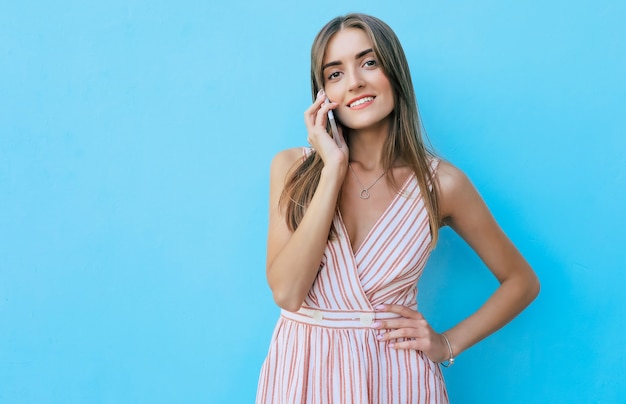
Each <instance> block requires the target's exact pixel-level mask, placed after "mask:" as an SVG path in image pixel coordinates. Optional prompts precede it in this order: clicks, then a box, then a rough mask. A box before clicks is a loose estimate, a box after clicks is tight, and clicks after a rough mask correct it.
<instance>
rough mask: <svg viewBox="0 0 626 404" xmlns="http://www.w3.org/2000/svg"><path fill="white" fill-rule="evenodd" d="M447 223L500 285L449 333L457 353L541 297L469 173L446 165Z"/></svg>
mask: <svg viewBox="0 0 626 404" xmlns="http://www.w3.org/2000/svg"><path fill="white" fill-rule="evenodd" d="M437 178H438V181H439V192H440V207H441V213H442V218H443V222H444V224H447V225H449V226H450V227H451V228H452V229H454V230H455V231H456V232H457V233H458V234H459V235H460V236H461V237H462V238H463V239H464V240H465V241H466V242H467V243H468V244H469V245H470V247H472V249H473V250H474V251H475V252H476V254H478V256H479V257H480V258H481V259H482V261H483V262H484V263H485V265H486V266H487V267H488V268H489V270H490V271H491V272H492V273H493V275H494V276H495V277H496V279H497V280H498V282H499V283H500V286H499V287H498V289H497V290H496V291H495V292H494V293H493V295H492V296H491V297H490V298H489V299H488V300H487V301H486V302H485V303H484V304H483V305H482V306H481V307H480V308H479V309H478V310H477V311H476V312H475V313H473V314H472V315H470V316H469V317H468V318H466V319H465V320H463V321H462V322H460V323H459V324H457V325H456V326H455V327H453V328H451V329H450V330H448V331H447V332H446V335H447V336H448V339H449V341H450V344H451V345H452V349H453V351H454V353H455V355H456V354H459V353H461V352H462V351H464V350H465V349H467V348H469V347H470V346H472V345H474V344H475V343H477V342H478V341H480V340H481V339H483V338H485V337H486V336H488V335H490V334H491V333H493V332H495V331H496V330H498V329H499V328H501V327H502V326H504V325H505V324H506V323H508V322H509V321H511V320H512V319H513V318H514V317H515V316H516V315H517V314H519V313H520V312H521V311H522V310H523V309H524V308H525V307H526V306H528V305H529V304H530V303H531V302H532V301H533V300H534V299H535V297H536V296H537V294H538V293H539V281H538V279H537V276H536V275H535V273H534V272H533V270H532V268H531V267H530V265H529V264H528V263H527V262H526V260H525V259H524V257H522V255H521V254H520V252H519V251H518V250H517V248H515V246H514V245H513V243H512V242H511V241H510V240H509V238H508V237H507V236H506V234H504V232H503V231H502V229H501V228H500V226H498V224H497V223H496V221H495V219H494V218H493V216H492V215H491V213H490V212H489V209H488V208H487V205H486V204H485V202H484V201H483V199H482V198H481V196H480V195H479V194H478V192H477V191H476V188H474V186H473V185H472V183H471V182H470V181H469V179H468V178H467V176H465V174H464V173H463V172H462V171H461V170H459V169H457V168H456V167H454V166H452V165H451V164H449V163H445V162H441V164H440V166H439V169H438V171H437Z"/></svg>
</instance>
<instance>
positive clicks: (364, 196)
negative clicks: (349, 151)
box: [348, 164, 385, 199]
mask: <svg viewBox="0 0 626 404" xmlns="http://www.w3.org/2000/svg"><path fill="white" fill-rule="evenodd" d="M348 167H350V171H352V174H353V175H354V178H356V181H357V182H358V183H359V185H360V186H361V193H360V194H359V198H361V199H369V197H370V189H372V187H373V186H374V185H376V183H377V182H378V181H380V179H381V178H383V177H384V176H385V173H384V172H383V173H382V174H381V175H380V177H378V178H376V181H374V183H373V184H372V185H370V186H369V187H367V188H365V185H363V183H362V182H361V180H360V179H359V176H358V175H356V172H355V171H354V168H352V164H348Z"/></svg>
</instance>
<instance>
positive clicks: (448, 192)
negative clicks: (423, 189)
mask: <svg viewBox="0 0 626 404" xmlns="http://www.w3.org/2000/svg"><path fill="white" fill-rule="evenodd" d="M436 179H437V184H438V185H439V192H440V197H441V198H447V197H453V196H455V195H456V196H458V193H459V192H463V191H464V190H467V188H468V187H469V188H472V189H473V188H474V187H473V185H472V183H471V182H470V180H469V178H468V177H467V175H465V173H464V172H463V171H461V170H460V169H459V168H458V167H456V166H454V165H453V164H452V163H450V162H448V161H443V160H442V161H441V162H440V163H439V167H438V168H437V174H436Z"/></svg>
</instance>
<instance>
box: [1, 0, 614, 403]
mask: <svg viewBox="0 0 626 404" xmlns="http://www.w3.org/2000/svg"><path fill="white" fill-rule="evenodd" d="M249 3H250V4H248V2H243V1H241V0H233V1H226V2H220V3H219V4H209V3H207V2H204V1H182V2H178V5H175V3H174V2H162V1H146V0H135V1H107V2H99V3H96V4H91V3H90V2H87V3H86V2H80V1H69V0H64V1H61V2H52V3H50V2H29V1H23V2H10V3H9V2H4V3H3V4H2V5H1V6H0V73H1V74H0V402H2V403H5V402H6V403H74V402H76V403H86V402H89V403H99V402H102V403H123V402H146V403H147V402H150V403H156V402H163V403H166V402H181V403H183V402H184V403H203V402H215V403H226V402H228V403H231V402H232V403H247V402H252V401H253V397H254V394H255V390H256V382H257V376H258V372H259V368H260V366H261V362H262V360H263V358H264V355H265V353H266V351H267V347H268V343H269V339H270V336H271V332H272V329H273V326H274V323H275V320H276V318H277V315H278V309H277V308H276V306H275V305H274V304H273V301H272V298H271V295H270V291H269V288H268V287H267V284H266V282H265V275H264V271H265V267H264V262H265V252H264V251H265V235H266V234H265V231H266V221H267V218H266V214H267V188H268V168H269V162H270V160H271V158H272V156H273V155H274V154H275V153H276V152H277V151H278V150H280V149H283V148H286V147H291V146H298V145H303V144H305V131H304V126H303V123H302V112H303V111H304V109H305V108H306V107H307V106H308V105H309V100H310V95H309V83H308V68H309V66H308V52H309V47H310V44H311V42H312V39H313V36H314V35H315V34H316V33H317V31H318V30H319V29H320V28H321V26H322V25H323V24H324V23H325V22H326V21H327V20H329V19H330V18H331V17H333V16H335V15H337V14H343V13H345V12H349V11H363V12H367V13H371V14H374V15H377V16H379V17H381V18H382V19H383V20H385V21H387V22H388V23H389V24H390V25H391V26H392V27H393V28H394V29H395V31H396V32H397V34H398V36H399V37H400V39H401V41H402V42H403V44H404V46H405V51H406V53H407V55H408V58H409V62H410V64H411V66H412V72H413V78H414V84H415V88H416V91H417V95H418V100H419V102H420V107H421V111H422V114H423V119H424V123H425V126H426V128H427V130H428V133H429V135H430V138H431V140H432V142H433V144H434V146H435V147H436V149H437V150H438V151H439V152H440V153H441V154H442V155H443V156H444V157H445V158H447V159H449V160H450V161H452V162H453V163H455V164H456V165H458V166H459V167H461V168H462V169H463V170H465V171H466V172H467V173H468V175H469V176H470V177H471V178H472V180H473V181H474V183H475V184H476V186H477V187H478V188H479V190H480V191H481V193H482V195H483V196H484V198H485V199H486V201H487V203H488V204H489V206H490V207H491V209H492V211H493V213H494V215H495V216H496V217H497V219H498V220H499V222H500V223H501V225H502V227H503V228H504V229H505V230H506V232H507V233H508V234H509V235H510V237H511V238H512V239H513V240H514V242H515V243H516V244H517V245H518V247H519V249H520V250H521V251H522V252H523V254H524V255H525V256H526V257H527V259H528V260H529V261H530V263H531V264H532V265H533V267H534V268H535V269H536V271H537V273H538V274H539V276H540V278H541V281H542V292H541V295H540V297H539V298H538V299H537V300H536V301H535V303H533V305H532V306H531V307H530V308H529V309H528V310H527V311H526V312H524V313H523V314H522V315H521V316H520V317H518V318H517V319H516V320H514V321H513V322H512V323H511V324H510V325H508V326H507V327H506V328H505V329H503V330H502V331H500V332H498V333H497V334H495V335H493V336H491V337H490V338H488V339H487V340H485V341H483V342H482V343H480V344H479V345H477V346H475V347H474V348H472V349H471V350H469V351H467V352H465V353H464V354H463V355H462V356H461V357H459V358H458V363H457V365H455V366H454V367H453V368H451V369H448V370H446V371H445V377H446V379H447V381H448V385H449V393H450V396H451V398H452V401H453V402H455V403H501V402H507V403H545V402H563V403H565V402H568V403H590V402H602V403H612V402H618V401H620V400H622V399H623V397H624V396H625V395H626V386H625V382H624V380H626V362H624V360H623V357H624V354H625V353H626V342H625V341H626V340H625V339H624V337H623V334H624V331H625V330H624V328H625V327H624V324H625V323H624V317H625V315H626V293H624V292H623V285H625V284H626V274H625V271H624V270H625V269H626V258H625V257H626V253H625V252H624V244H625V241H626V240H625V237H624V235H623V226H624V224H625V223H626V213H625V211H626V209H625V206H626V157H625V156H626V154H625V152H624V149H626V136H625V135H626V123H624V117H625V116H626V114H625V112H626V79H624V72H625V71H626V45H624V38H625V37H626V28H625V26H624V24H623V21H624V19H626V6H625V5H624V4H625V3H624V2H622V1H618V0H615V1H595V2H593V1H590V0H586V1H578V2H563V1H559V2H544V1H539V0H531V1H527V2H501V1H496V0H479V1H473V2H465V1H447V2H439V1H421V2H415V1H406V2H404V3H401V2H396V3H395V4H392V5H389V4H387V5H383V3H388V2H364V1H341V2H337V1H333V2H331V1H326V0H320V1H315V2H309V3H307V5H304V3H301V4H300V3H299V2H298V3H296V2H284V1H279V0H272V1H270V2H249ZM296 4H299V5H296ZM495 287H496V283H495V281H494V280H493V278H492V277H491V276H490V274H489V273H488V271H487V270H486V269H485V268H484V267H483V265H482V264H481V263H480V262H479V260H478V259H477V258H476V257H475V255H474V254H473V253H472V251H471V250H470V249H468V248H467V247H466V246H465V245H464V244H463V242H462V241H461V240H460V239H459V238H458V237H457V236H456V235H455V234H454V233H453V232H451V231H449V230H445V231H444V232H443V233H442V237H441V241H440V243H439V246H438V248H437V250H436V252H435V254H434V256H433V259H432V260H431V262H430V264H429V268H428V269H427V273H426V275H425V277H424V279H423V282H422V283H421V284H420V298H419V303H420V307H421V309H422V310H423V311H424V312H425V313H426V314H427V316H428V318H429V319H430V321H431V322H432V323H433V325H434V326H435V327H436V328H438V329H445V328H446V327H449V326H451V325H453V324H454V323H456V322H457V321H459V320H460V319H462V318H463V317H464V316H466V315H468V314H469V313H470V312H471V311H472V310H474V309H475V308H476V307H477V306H478V305H479V304H480V303H481V302H482V301H484V299H485V298H486V297H487V296H488V295H489V293H490V292H491V291H493V289H494V288H495Z"/></svg>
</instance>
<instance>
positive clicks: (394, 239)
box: [256, 160, 448, 404]
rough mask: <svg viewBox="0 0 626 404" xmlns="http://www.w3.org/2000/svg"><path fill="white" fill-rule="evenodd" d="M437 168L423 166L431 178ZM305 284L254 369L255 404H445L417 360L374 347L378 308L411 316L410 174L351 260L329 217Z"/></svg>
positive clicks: (415, 209) (418, 212)
mask: <svg viewBox="0 0 626 404" xmlns="http://www.w3.org/2000/svg"><path fill="white" fill-rule="evenodd" d="M438 164H439V160H433V162H432V169H433V171H434V170H436V169H437V166H438ZM333 223H334V225H335V229H337V237H335V238H333V239H332V240H329V241H328V243H327V245H326V250H325V252H324V256H323V258H322V262H321V264H320V267H319V272H318V274H317V278H316V279H315V281H314V283H313V285H312V287H311V289H310V290H309V293H308V295H307V296H306V298H305V300H304V303H303V304H302V307H301V308H300V310H298V311H297V312H289V311H286V310H282V311H281V316H280V318H279V320H278V323H277V324H276V328H275V330H274V334H273V336H272V340H271V343H270V348H269V352H268V355H267V357H266V359H265V362H264V363H263V366H262V369H261V375H260V378H259V385H258V390H257V398H256V402H257V403H272V404H277V403H284V404H287V403H288V404H293V403H320V404H322V403H359V404H361V403H363V404H364V403H371V404H378V403H386V404H387V403H388V404H392V403H402V404H406V403H447V402H448V396H447V392H446V388H445V383H444V380H443V376H442V374H441V369H440V368H439V365H437V364H435V363H434V362H432V361H431V360H430V359H428V357H427V356H426V355H425V354H424V353H423V352H421V351H416V350H402V349H398V350H395V349H393V348H390V347H389V345H388V344H389V343H388V342H381V341H378V340H377V339H376V336H377V335H378V334H379V331H378V330H376V329H372V328H371V327H370V325H371V323H372V322H373V321H376V320H377V319H383V318H391V317H394V316H396V315H395V314H393V313H380V312H376V311H375V310H374V307H376V306H377V305H379V304H400V305H404V306H407V307H410V308H412V309H414V310H415V309H417V303H416V298H417V281H418V279H419V278H420V276H421V274H422V271H423V269H424V266H425V265H426V261H427V259H428V257H429V256H430V252H431V248H430V241H431V234H430V227H429V221H428V213H427V211H426V207H425V205H424V200H423V198H422V194H421V192H420V188H419V185H418V182H417V179H416V178H415V175H413V174H411V175H410V176H409V178H408V179H407V180H406V182H405V183H404V185H403V187H402V188H401V190H400V192H399V193H398V194H397V195H396V196H395V198H394V199H393V201H392V202H391V203H390V205H389V206H388V207H387V209H386V210H385V211H384V213H383V214H382V215H381V216H380V218H379V219H378V221H377V222H376V223H375V224H374V226H373V227H372V228H371V229H370V231H369V234H368V235H367V236H366V238H365V240H364V241H363V243H362V244H361V245H360V246H359V247H358V249H357V251H355V252H353V250H352V247H351V245H350V240H349V237H348V233H347V231H346V228H345V226H344V223H343V221H342V218H341V214H340V213H338V214H337V215H336V216H335V218H334V219H333Z"/></svg>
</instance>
